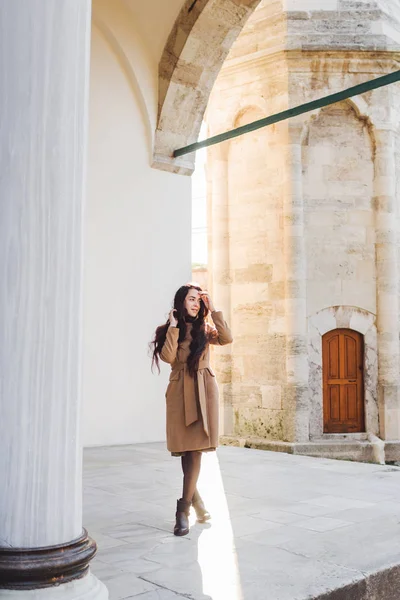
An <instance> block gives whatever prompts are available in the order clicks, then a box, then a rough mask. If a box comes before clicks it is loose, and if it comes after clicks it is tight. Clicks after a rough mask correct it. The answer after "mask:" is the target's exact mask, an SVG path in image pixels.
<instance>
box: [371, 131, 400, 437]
mask: <svg viewBox="0 0 400 600" xmlns="http://www.w3.org/2000/svg"><path fill="white" fill-rule="evenodd" d="M375 141H376V151H375V181H374V186H375V189H374V195H375V198H374V200H375V227H376V288H377V328H378V401H379V420H380V423H379V425H380V432H381V436H382V437H383V439H385V440H398V439H400V401H399V389H400V388H399V301H398V289H399V268H398V260H397V235H398V231H397V229H398V226H397V215H396V165H395V138H394V132H393V131H392V130H391V129H390V128H378V129H377V130H376V131H375Z"/></svg>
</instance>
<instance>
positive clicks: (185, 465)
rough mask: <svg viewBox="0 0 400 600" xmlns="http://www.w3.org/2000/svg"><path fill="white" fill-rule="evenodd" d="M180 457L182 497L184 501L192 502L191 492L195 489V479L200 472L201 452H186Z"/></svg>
mask: <svg viewBox="0 0 400 600" xmlns="http://www.w3.org/2000/svg"><path fill="white" fill-rule="evenodd" d="M181 459H182V471H183V493H182V498H183V499H184V500H186V502H192V498H193V494H194V493H195V491H196V485H197V480H198V478H199V474H200V466H201V452H197V451H191V452H186V454H185V455H184V456H182V457H181Z"/></svg>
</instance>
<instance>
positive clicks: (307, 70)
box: [206, 0, 400, 461]
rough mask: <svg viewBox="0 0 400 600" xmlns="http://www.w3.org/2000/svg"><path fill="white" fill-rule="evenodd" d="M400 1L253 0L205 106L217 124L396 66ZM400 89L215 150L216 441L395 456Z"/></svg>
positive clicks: (398, 447)
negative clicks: (229, 337)
mask: <svg viewBox="0 0 400 600" xmlns="http://www.w3.org/2000/svg"><path fill="white" fill-rule="evenodd" d="M399 52H400V4H399V3H398V2H396V1H395V0H393V1H390V0H389V1H383V0H382V1H380V0H376V1H368V2H367V1H352V0H348V1H347V0H343V1H341V2H336V1H332V2H331V1H330V0H329V1H327V2H324V3H323V9H322V5H321V3H318V2H314V1H311V0H305V1H302V0H299V1H298V2H289V3H288V2H285V1H284V0H278V1H275V2H272V3H271V2H267V1H263V2H261V4H260V5H259V6H258V8H257V9H256V11H255V12H254V13H253V15H252V17H251V18H250V19H249V21H248V22H247V24H246V26H245V28H244V30H243V31H242V33H241V35H240V37H239V38H238V39H237V41H236V42H235V44H234V45H233V47H232V49H231V51H230V53H229V56H228V58H227V60H226V62H225V63H224V65H223V68H222V70H221V72H220V74H219V76H218V79H217V81H216V84H215V86H214V88H213V92H212V94H211V97H210V101H209V104H208V109H207V115H206V119H207V123H208V127H209V134H210V135H215V134H218V133H221V132H223V131H227V130H229V129H232V128H234V127H238V126H240V125H244V124H246V123H250V122H252V121H255V120H257V119H261V118H263V117H266V116H268V115H272V114H274V113H277V112H280V111H282V110H285V109H287V108H289V107H293V106H296V105H299V104H302V103H305V102H308V101H311V100H314V99H317V98H320V97H323V96H326V95H328V94H330V93H334V92H337V91H340V90H343V89H345V88H349V87H351V86H354V85H356V84H358V83H361V82H364V81H366V80H369V79H374V78H376V77H378V76H380V75H383V74H386V73H390V72H392V71H396V70H398V69H399V64H400V63H399V59H400V53H399ZM399 124H400V87H399V84H394V85H391V86H389V87H386V88H382V89H379V90H376V91H372V92H369V93H367V94H364V95H362V96H356V97H354V98H352V99H351V100H349V101H345V102H341V103H338V104H335V105H331V106H329V107H327V108H324V109H322V110H320V111H314V112H312V113H309V114H305V115H303V116H300V117H296V118H294V119H291V120H289V121H284V122H282V123H278V124H276V125H272V126H270V127H267V128H264V129H260V130H258V131H256V132H253V133H248V134H246V135H244V136H243V137H239V138H236V139H233V140H231V141H230V142H225V143H223V144H220V145H217V146H214V147H211V148H210V149H209V155H208V189H209V192H208V193H209V223H210V236H209V240H210V241H209V256H210V275H211V279H212V290H213V294H214V296H215V297H216V300H217V302H218V303H219V304H220V305H222V306H223V309H224V311H225V312H226V313H227V314H228V315H229V318H230V320H231V322H232V327H233V331H234V332H235V336H234V337H235V343H234V345H233V346H232V347H227V348H226V349H225V350H224V351H222V352H221V353H219V354H218V355H217V357H216V360H217V362H218V374H219V377H220V380H221V381H223V382H224V384H223V406H222V411H223V418H222V421H223V423H224V434H225V436H226V437H225V441H226V443H236V444H238V443H239V444H248V445H250V446H255V447H264V448H275V449H281V450H288V451H293V452H302V453H306V454H316V455H325V456H338V457H339V456H341V457H348V458H356V459H361V460H384V459H386V460H387V461H390V460H399V459H400V442H399V440H400V396H399V367H400V364H399V316H400V315H399V310H400V307H399V280H400V270H399V269H400V262H399V261H400V258H399V210H400V209H399V206H400V135H399V134H400V129H399Z"/></svg>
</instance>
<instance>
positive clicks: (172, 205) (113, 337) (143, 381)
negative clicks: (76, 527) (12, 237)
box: [83, 1, 191, 446]
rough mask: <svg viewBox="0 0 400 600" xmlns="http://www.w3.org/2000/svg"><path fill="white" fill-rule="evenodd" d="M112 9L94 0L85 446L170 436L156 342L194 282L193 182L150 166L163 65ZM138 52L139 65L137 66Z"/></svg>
mask: <svg viewBox="0 0 400 600" xmlns="http://www.w3.org/2000/svg"><path fill="white" fill-rule="evenodd" d="M106 4H107V3H105V2H104V1H101V2H94V22H95V23H96V25H94V27H93V34H92V62H91V97H90V131H89V161H88V200H87V211H86V224H85V240H86V243H85V281H84V290H85V293H84V381H83V385H84V409H83V411H84V412H83V443H84V445H86V446H91V445H111V444H125V443H135V442H148V441H156V440H163V439H165V400H164V392H165V387H166V382H167V374H168V367H167V366H164V368H163V371H162V375H161V376H160V377H159V376H158V375H152V374H151V371H150V359H149V358H148V342H149V341H150V339H151V338H152V336H153V334H154V329H155V327H156V326H157V325H159V324H160V323H162V322H163V321H165V317H166V315H167V313H168V311H169V309H170V305H171V301H172V298H173V294H174V292H175V290H176V289H177V287H179V286H180V285H181V284H182V283H185V282H186V281H187V280H190V277H191V268H190V265H191V260H190V237H191V199H190V195H191V190H190V178H188V177H182V176H177V175H172V174H170V173H164V172H161V171H156V170H154V169H151V167H150V166H149V164H150V152H151V148H150V145H151V138H150V137H149V132H150V130H149V122H152V121H154V118H155V115H154V109H155V104H154V102H146V101H145V102H143V98H146V97H148V96H149V93H151V91H153V93H154V96H155V97H156V95H157V90H156V89H153V90H151V89H150V88H149V86H150V85H151V84H153V85H155V82H156V81H157V78H156V73H151V72H150V73H149V65H150V68H151V67H152V66H153V67H154V68H156V63H155V62H154V61H152V60H148V61H147V58H146V56H145V55H143V53H144V54H145V53H146V51H147V50H146V47H145V46H143V44H142V41H141V40H139V39H138V38H136V36H135V28H134V27H132V36H131V37H130V38H129V36H128V37H127V36H126V33H127V27H129V20H127V18H126V15H124V14H123V11H122V12H121V14H119V13H118V10H117V7H118V6H119V2H117V1H115V2H113V3H109V4H108V9H110V6H112V11H113V18H114V17H115V19H114V21H113V22H111V21H110V20H109V19H108V20H107V21H106V22H104V27H103V23H102V13H101V11H96V8H99V7H100V8H101V9H103V8H107V6H106ZM100 5H101V6H100ZM125 10H126V7H125ZM121 15H122V17H123V18H121ZM149 18H150V17H149ZM119 27H123V30H122V29H121V30H120V33H121V35H119V31H118V28H119ZM99 28H100V29H101V31H100V29H99ZM110 32H111V33H110ZM111 34H112V35H111ZM128 38H129V39H128ZM127 40H128V42H129V44H130V46H129V47H128V46H127ZM118 44H121V45H120V46H119V45H118ZM135 44H136V46H135ZM139 50H140V51H139ZM133 56H135V57H136V58H135V61H138V60H140V61H141V62H140V63H139V64H138V63H137V62H136V63H135V64H134V63H133V62H130V57H133ZM141 57H142V58H141ZM146 72H147V77H145V76H144V75H143V73H146ZM137 73H139V74H140V75H139V76H137V77H136V74H137ZM142 80H143V81H145V86H146V89H145V90H144V89H143V86H142V87H141V81H142ZM146 111H148V113H147V114H146Z"/></svg>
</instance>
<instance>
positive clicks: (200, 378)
mask: <svg viewBox="0 0 400 600" xmlns="http://www.w3.org/2000/svg"><path fill="white" fill-rule="evenodd" d="M205 369H210V364H209V362H208V360H200V361H199V366H198V370H197V371H196V374H197V390H198V393H199V404H200V411H201V416H202V419H203V429H204V432H205V433H206V435H209V430H208V415H207V398H206V388H205V385H204V371H205ZM180 371H183V399H184V406H185V425H186V427H188V426H189V425H191V424H192V423H194V422H195V421H197V420H198V418H199V415H198V413H197V403H196V398H195V397H193V396H192V395H191V394H190V393H189V390H190V387H191V381H192V380H193V377H191V375H190V374H189V369H188V366H187V363H183V362H175V363H174V365H173V367H172V372H171V375H173V374H174V373H178V372H180Z"/></svg>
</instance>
